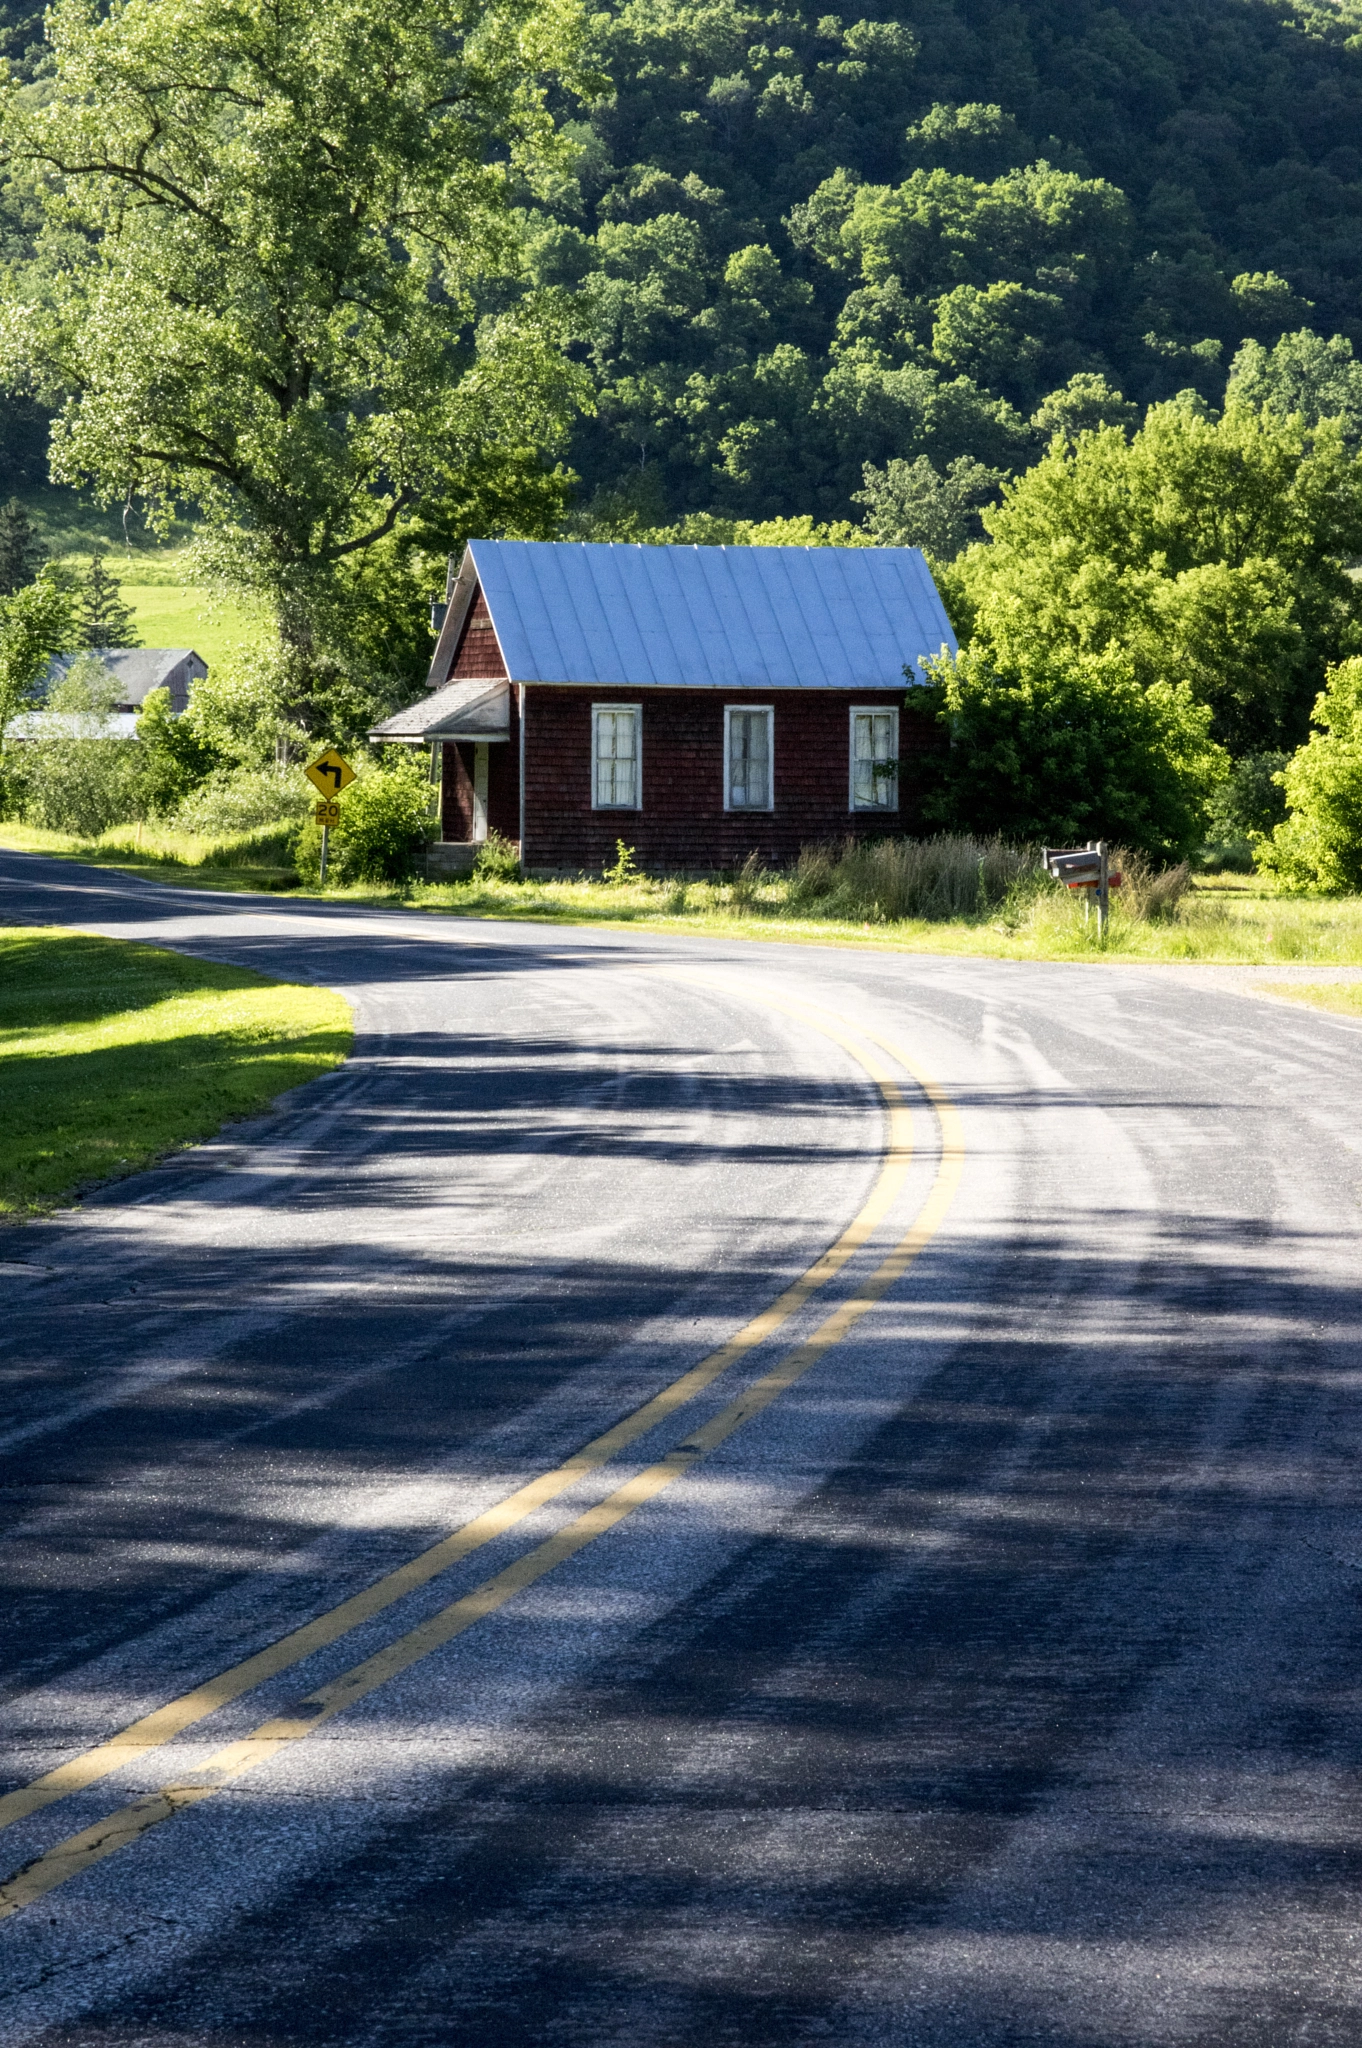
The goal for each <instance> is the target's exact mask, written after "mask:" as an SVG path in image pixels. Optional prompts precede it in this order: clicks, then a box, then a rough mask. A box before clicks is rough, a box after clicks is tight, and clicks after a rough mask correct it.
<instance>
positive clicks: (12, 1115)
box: [0, 927, 351, 1217]
mask: <svg viewBox="0 0 1362 2048" xmlns="http://www.w3.org/2000/svg"><path fill="white" fill-rule="evenodd" d="M350 1037H351V1028H350V1010H349V1005H348V1004H347V1003H346V1002H345V1000H344V998H343V997H341V996H338V995H335V994H333V993H332V991H331V990H329V989H316V988H303V987H299V986H297V985H295V984H293V983H288V982H275V981H269V980H267V979H266V977H265V976H264V975H260V974H253V973H251V972H250V970H249V969H247V968H244V967H228V966H223V965H221V964H219V963H217V962H214V961H207V960H190V959H186V958H184V957H183V956H182V955H181V954H178V953H169V952H165V951H163V950H161V949H160V948H157V947H153V946H141V945H136V944H132V943H130V942H128V941H126V940H120V939H103V938H94V937H90V936H87V935H86V934H84V933H79V932H70V931H64V930H61V929H59V928H56V927H41V928H20V929H13V928H11V929H8V930H0V1097H3V1100H4V1106H5V1107H4V1116H3V1117H2V1118H0V1214H5V1215H9V1216H11V1217H13V1216H23V1215H33V1214H36V1213H39V1212H41V1211H43V1210H45V1209H51V1208H53V1207H54V1206H55V1205H56V1204H57V1203H59V1202H62V1201H66V1200H69V1199H70V1198H71V1197H72V1196H73V1195H75V1194H78V1193H79V1192H80V1191H81V1190H82V1189H84V1188H87V1187H89V1186H90V1185H92V1184H93V1183H95V1182H98V1181H101V1180H108V1179H110V1178H117V1177H119V1176H121V1175H123V1174H127V1173H132V1172H135V1171H136V1170H137V1168H139V1167H142V1166H146V1165H148V1164H149V1163H150V1162H151V1161H152V1160H154V1159H157V1158H160V1157H162V1156H163V1155H164V1154H165V1153H167V1152H172V1151H175V1150H176V1149H177V1148H179V1147H180V1146H183V1145H189V1144H193V1143H195V1142H196V1141H198V1140H201V1139H203V1138H207V1137H210V1136H211V1135H212V1134H213V1132H215V1131H217V1130H219V1129H220V1128H221V1127H222V1125H223V1124H224V1123H226V1122H228V1121H229V1120H230V1119H232V1118H235V1117H242V1116H249V1115H252V1114H254V1113H256V1112H258V1111H259V1110H262V1109H265V1108H266V1107H268V1105H269V1104H270V1103H271V1102H272V1101H273V1100H274V1099H275V1097H276V1096H278V1095H280V1094H282V1093H283V1092H284V1091H285V1090H286V1089H289V1088H295V1087H297V1086H298V1085H299V1083H300V1082H303V1081H310V1080H313V1079H314V1078H315V1077H316V1076H317V1075H318V1074H324V1073H326V1072H327V1071H328V1070H329V1069H330V1068H332V1067H334V1066H337V1065H338V1064H339V1063H340V1061H341V1060H343V1059H344V1058H345V1056H346V1054H347V1053H348V1051H349V1049H350Z"/></svg>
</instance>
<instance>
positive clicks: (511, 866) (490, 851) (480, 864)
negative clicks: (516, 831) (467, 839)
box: [473, 832, 520, 882]
mask: <svg viewBox="0 0 1362 2048" xmlns="http://www.w3.org/2000/svg"><path fill="white" fill-rule="evenodd" d="M473 873H474V874H475V875H476V877H477V879H478V880H479V881H480V882H518V881H519V880H520V854H519V852H518V851H517V849H516V844H515V841H514V840H513V839H505V838H503V837H502V835H501V833H500V832H489V833H488V835H487V837H486V838H485V839H484V840H483V842H482V845H481V846H480V847H479V848H478V850H477V853H476V854H475V855H474V858H473Z"/></svg>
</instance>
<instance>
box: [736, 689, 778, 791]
mask: <svg viewBox="0 0 1362 2048" xmlns="http://www.w3.org/2000/svg"><path fill="white" fill-rule="evenodd" d="M749 713H760V714H761V716H762V717H764V718H765V720H766V801H765V803H763V804H735V803H734V802H733V774H732V768H733V752H732V745H733V719H734V715H735V714H741V715H742V716H744V717H746V716H747V715H748V714H749ZM775 807H776V707H775V705H774V704H725V706H724V809H725V810H726V811H732V812H733V813H734V814H735V815H736V816H742V815H743V814H744V813H745V812H747V811H773V810H774V809H775Z"/></svg>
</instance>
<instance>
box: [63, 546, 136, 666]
mask: <svg viewBox="0 0 1362 2048" xmlns="http://www.w3.org/2000/svg"><path fill="white" fill-rule="evenodd" d="M71 631H72V633H73V635H74V636H75V640H76V643H77V645H78V646H80V647H140V646H141V644H142V643H141V641H140V640H139V639H138V637H137V628H136V625H135V624H134V622H133V613H132V607H131V605H126V604H124V603H123V601H122V599H121V598H120V597H119V595H118V581H117V578H116V577H113V576H111V575H110V574H109V572H108V570H107V569H106V568H105V566H104V550H103V549H102V548H96V549H95V550H94V553H93V554H92V555H91V556H90V566H89V568H88V569H87V570H86V572H85V575H84V576H83V577H82V579H81V581H80V582H79V583H78V584H77V586H76V591H75V596H74V600H73V602H72V606H71Z"/></svg>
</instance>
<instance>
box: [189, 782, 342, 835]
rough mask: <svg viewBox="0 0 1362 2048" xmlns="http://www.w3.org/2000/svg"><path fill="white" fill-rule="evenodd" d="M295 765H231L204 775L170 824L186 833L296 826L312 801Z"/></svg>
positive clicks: (247, 830)
mask: <svg viewBox="0 0 1362 2048" xmlns="http://www.w3.org/2000/svg"><path fill="white" fill-rule="evenodd" d="M313 800H314V799H313V794H312V791H311V789H310V787H309V785H308V783H307V782H306V780H305V779H304V777H303V774H302V771H301V770H300V769H297V768H294V769H285V770H284V771H283V772H282V773H281V772H280V770H279V769H277V768H234V769H232V770H230V771H228V772H224V773H219V774H217V775H211V776H209V778H208V780H207V781H206V782H201V783H200V784H199V786H198V787H197V789H195V790H193V791H192V792H191V794H189V795H188V796H186V797H185V799H184V801H183V802H182V803H181V804H180V807H179V809H178V810H177V812H176V814H175V823H176V824H177V825H178V826H180V827H181V828H182V829H183V830H184V831H186V832H203V833H216V832H222V833H227V832H253V831H255V830H257V829H258V828H259V827H260V826H262V825H294V826H296V825H299V824H301V822H302V820H303V819H304V817H305V816H306V815H307V811H308V808H309V806H310V804H311V803H312V801H313Z"/></svg>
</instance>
